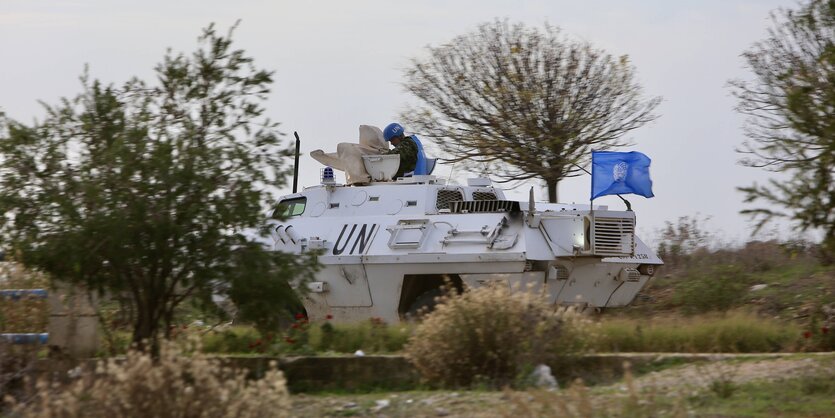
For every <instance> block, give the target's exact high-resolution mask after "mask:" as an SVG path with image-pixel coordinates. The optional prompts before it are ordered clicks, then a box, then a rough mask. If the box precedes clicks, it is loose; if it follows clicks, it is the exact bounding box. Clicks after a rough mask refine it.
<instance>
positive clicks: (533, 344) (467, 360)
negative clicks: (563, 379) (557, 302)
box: [405, 286, 591, 387]
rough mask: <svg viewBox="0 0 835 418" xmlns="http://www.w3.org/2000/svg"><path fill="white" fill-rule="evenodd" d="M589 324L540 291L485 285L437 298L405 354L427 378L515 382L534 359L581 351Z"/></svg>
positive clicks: (553, 359) (455, 382)
mask: <svg viewBox="0 0 835 418" xmlns="http://www.w3.org/2000/svg"><path fill="white" fill-rule="evenodd" d="M453 293H454V292H453ZM590 325H591V324H590V321H588V320H587V319H585V318H583V317H581V316H579V315H577V314H576V313H574V312H573V311H566V310H555V309H554V307H553V306H549V305H548V304H547V303H546V301H545V299H544V298H543V297H542V296H541V295H538V294H533V293H531V292H513V293H511V292H510V290H509V289H508V288H507V287H505V286H488V287H483V288H478V289H474V290H469V291H467V292H464V293H463V294H461V295H456V294H450V295H448V296H445V297H442V298H440V300H439V303H438V305H437V306H436V307H435V310H434V311H432V312H431V313H429V314H427V315H426V316H425V318H424V320H423V322H422V323H420V324H419V325H418V326H417V328H416V329H415V332H414V334H413V335H412V337H411V338H410V339H409V342H408V344H407V345H406V347H405V353H406V356H407V357H408V358H409V360H410V361H411V362H412V363H414V365H415V367H416V368H417V369H418V371H419V372H420V373H421V375H422V376H423V377H424V379H426V380H427V381H429V382H434V383H440V384H443V385H446V386H452V387H457V386H471V385H474V384H484V385H488V386H492V387H502V386H506V385H518V384H520V382H522V381H523V379H524V377H525V374H526V373H529V372H530V371H531V370H532V369H533V367H534V366H536V365H537V364H542V363H544V364H558V363H559V362H560V361H561V359H563V358H565V357H567V356H570V355H573V354H578V353H580V352H583V351H584V350H585V348H586V347H587V342H586V339H585V338H586V337H587V335H586V332H587V330H588V329H589V328H590Z"/></svg>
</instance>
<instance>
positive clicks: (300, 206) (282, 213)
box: [273, 197, 307, 219]
mask: <svg viewBox="0 0 835 418" xmlns="http://www.w3.org/2000/svg"><path fill="white" fill-rule="evenodd" d="M306 205H307V198H306V197H296V198H293V199H287V200H282V201H281V202H278V206H276V208H275V211H273V218H274V219H279V218H289V217H291V216H299V215H301V214H302V213H304V208H305V206H306Z"/></svg>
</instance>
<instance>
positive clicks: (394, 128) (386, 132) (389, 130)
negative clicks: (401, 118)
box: [383, 122, 403, 141]
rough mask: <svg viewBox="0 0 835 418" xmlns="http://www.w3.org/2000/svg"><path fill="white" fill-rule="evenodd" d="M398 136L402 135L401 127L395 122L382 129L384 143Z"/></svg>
mask: <svg viewBox="0 0 835 418" xmlns="http://www.w3.org/2000/svg"><path fill="white" fill-rule="evenodd" d="M400 135H403V127H402V126H400V124H399V123H397V122H395V123H390V124H389V125H388V126H386V129H383V138H385V140H386V141H391V139H392V138H394V137H398V136H400Z"/></svg>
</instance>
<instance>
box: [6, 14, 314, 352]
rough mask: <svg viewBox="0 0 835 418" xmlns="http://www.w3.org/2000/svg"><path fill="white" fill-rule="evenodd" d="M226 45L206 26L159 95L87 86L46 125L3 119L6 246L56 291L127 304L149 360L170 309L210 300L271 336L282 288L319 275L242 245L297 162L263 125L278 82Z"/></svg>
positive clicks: (137, 86) (138, 87) (305, 260)
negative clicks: (94, 294)
mask: <svg viewBox="0 0 835 418" xmlns="http://www.w3.org/2000/svg"><path fill="white" fill-rule="evenodd" d="M231 36H232V31H231V30H230V32H229V33H228V34H227V35H225V36H224V35H222V34H218V33H217V32H216V30H215V29H214V27H213V26H209V27H208V28H207V29H205V30H204V32H203V34H202V36H200V38H199V41H200V46H199V48H198V49H197V50H196V51H195V52H194V53H192V54H190V55H184V54H173V53H172V52H168V53H167V54H166V56H165V58H164V60H163V61H162V62H161V63H160V64H158V65H157V67H156V75H157V83H155V84H153V85H151V84H147V83H145V82H143V81H141V80H138V79H132V80H130V81H128V82H126V83H125V84H124V85H122V86H121V87H114V86H105V85H102V83H100V82H98V81H92V82H91V81H89V78H88V77H87V76H86V75H85V76H83V77H82V85H83V92H82V93H81V94H79V95H78V96H77V97H75V98H74V99H64V100H63V101H61V102H60V104H58V105H55V106H46V117H45V118H44V119H43V121H40V122H35V123H34V124H32V125H24V124H22V123H19V122H16V121H13V120H10V119H9V118H7V117H4V118H2V119H0V123H2V125H0V211H2V213H5V218H4V221H5V222H4V223H3V226H2V232H3V233H4V238H5V239H6V243H7V244H8V245H10V246H11V247H12V250H13V253H14V254H16V257H18V258H19V259H20V261H22V262H23V263H24V264H25V265H27V266H29V267H34V268H36V269H40V270H42V271H45V272H48V273H50V274H51V275H52V276H53V277H54V278H56V279H57V280H62V281H68V282H70V283H75V284H81V285H84V286H86V287H87V288H88V289H92V290H97V291H100V292H106V293H109V294H119V295H121V294H127V295H129V297H130V300H132V304H133V309H134V310H135V315H134V320H133V340H134V341H135V342H137V343H140V344H141V343H142V342H143V341H150V343H151V347H152V348H154V349H156V347H157V344H158V337H159V334H160V331H161V330H160V328H161V327H162V326H163V325H171V323H172V321H174V319H175V318H174V313H175V308H177V307H178V306H179V305H180V304H181V303H183V302H184V301H186V300H192V301H196V302H198V303H199V304H201V305H202V306H210V305H211V298H212V295H213V294H226V295H228V296H229V297H230V298H231V299H232V300H233V301H234V302H235V303H236V304H238V305H239V307H240V308H241V312H242V313H243V314H244V315H245V316H246V317H248V318H249V319H258V320H259V321H260V322H261V323H262V324H270V323H274V322H275V318H276V316H277V314H278V310H279V308H280V307H281V306H282V303H284V302H285V301H287V300H289V299H291V298H292V297H293V296H292V290H291V288H290V286H289V284H288V282H290V281H292V280H301V279H304V278H306V277H308V275H309V274H310V273H311V272H312V271H313V270H314V269H315V268H316V260H315V257H313V256H294V255H289V254H283V253H279V252H271V251H266V250H265V247H264V246H263V245H262V244H260V243H259V242H258V241H259V239H260V238H259V237H258V234H257V233H250V232H248V231H258V230H259V226H260V225H261V223H262V221H263V218H264V217H263V213H264V209H265V208H267V207H269V206H271V205H272V204H273V200H272V199H273V197H272V195H273V193H272V191H275V190H276V188H277V187H279V186H281V185H282V184H284V179H285V177H286V174H287V171H288V170H287V164H286V163H285V161H286V158H285V157H286V156H287V155H288V154H289V151H288V149H287V148H285V146H284V145H283V143H282V140H281V136H280V134H279V132H278V130H277V124H276V123H273V122H271V121H269V120H268V119H266V118H265V117H264V108H263V106H262V103H263V101H264V100H265V98H266V95H267V94H268V93H269V86H270V84H271V82H272V74H271V73H270V72H267V71H264V70H260V69H257V68H256V67H255V66H254V64H253V60H252V58H250V57H248V56H247V55H245V53H244V51H243V50H239V49H234V48H232V40H231ZM169 328H170V327H169V326H166V327H165V328H164V330H165V331H164V332H165V333H166V334H167V332H168V330H169Z"/></svg>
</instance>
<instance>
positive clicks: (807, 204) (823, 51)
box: [731, 0, 835, 261]
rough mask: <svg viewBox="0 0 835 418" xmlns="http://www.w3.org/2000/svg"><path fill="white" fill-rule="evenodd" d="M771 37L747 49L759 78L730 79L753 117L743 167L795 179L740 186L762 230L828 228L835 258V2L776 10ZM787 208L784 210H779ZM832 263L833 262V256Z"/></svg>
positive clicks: (746, 55) (744, 108)
mask: <svg viewBox="0 0 835 418" xmlns="http://www.w3.org/2000/svg"><path fill="white" fill-rule="evenodd" d="M772 22H773V26H772V27H771V28H770V29H769V31H768V37H767V38H766V39H765V40H763V41H760V42H758V43H756V44H754V45H753V46H752V47H751V49H749V50H748V51H746V52H745V53H744V54H743V57H744V58H745V60H746V62H747V64H748V68H749V69H750V70H751V71H752V72H753V75H754V78H753V79H752V80H747V81H746V80H734V81H732V82H731V85H732V87H733V92H734V95H735V96H736V97H737V99H738V100H739V105H738V106H737V109H738V111H739V112H741V113H742V114H744V115H746V116H748V118H747V120H746V126H745V132H746V135H747V137H748V138H749V139H748V141H746V142H745V143H744V144H743V146H742V148H740V149H739V150H738V151H739V152H740V153H742V154H743V155H744V157H743V159H742V160H741V161H740V163H741V164H743V165H746V166H749V167H757V168H765V169H767V170H770V171H775V172H783V173H785V174H786V175H787V177H788V178H780V179H771V180H769V182H768V183H767V184H765V185H758V184H754V185H752V186H750V187H741V188H740V189H739V190H741V191H742V192H743V193H745V201H746V202H749V203H750V202H755V201H758V202H765V203H767V204H769V205H770V208H754V209H746V210H744V211H743V213H747V214H749V215H751V216H752V217H753V218H754V219H756V220H758V221H759V222H758V229H759V228H760V227H762V226H763V225H764V224H765V223H766V222H768V221H769V220H772V219H774V218H780V217H782V218H787V219H790V220H792V221H794V222H796V223H797V224H798V225H799V226H800V227H801V229H803V230H807V229H816V228H819V229H821V230H823V231H824V234H825V237H824V247H825V249H826V250H827V253H828V255H829V256H830V257H832V256H835V0H812V1H809V2H807V3H805V4H803V5H801V6H800V7H799V9H798V10H780V11H778V12H776V13H773V14H772ZM775 208H781V209H782V210H781V209H775ZM830 261H831V259H830Z"/></svg>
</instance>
